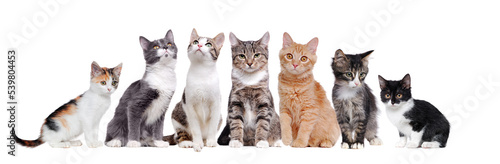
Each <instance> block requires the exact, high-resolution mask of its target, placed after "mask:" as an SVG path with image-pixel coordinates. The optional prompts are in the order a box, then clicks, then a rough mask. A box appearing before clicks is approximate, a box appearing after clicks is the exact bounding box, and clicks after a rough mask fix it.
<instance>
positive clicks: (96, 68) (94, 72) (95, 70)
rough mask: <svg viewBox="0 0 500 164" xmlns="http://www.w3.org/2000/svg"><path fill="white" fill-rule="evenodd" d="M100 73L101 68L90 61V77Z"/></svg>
mask: <svg viewBox="0 0 500 164" xmlns="http://www.w3.org/2000/svg"><path fill="white" fill-rule="evenodd" d="M101 73H102V68H101V67H100V66H99V64H97V62H95V61H93V62H92V71H91V72H90V77H92V78H94V77H97V76H99V75H100V74H101Z"/></svg>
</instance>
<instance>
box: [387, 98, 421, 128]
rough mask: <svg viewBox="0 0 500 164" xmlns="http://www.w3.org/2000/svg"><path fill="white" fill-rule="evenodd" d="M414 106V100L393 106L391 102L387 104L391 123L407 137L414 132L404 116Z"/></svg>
mask: <svg viewBox="0 0 500 164" xmlns="http://www.w3.org/2000/svg"><path fill="white" fill-rule="evenodd" d="M414 105H415V104H414V102H413V99H409V100H408V101H407V102H402V103H400V104H394V105H392V104H391V102H387V103H385V106H386V109H387V110H386V112H385V113H386V114H387V118H389V121H390V122H391V123H392V124H393V125H394V126H396V128H397V129H398V130H399V132H401V133H403V134H404V135H405V136H410V135H411V133H412V132H413V131H412V127H411V125H410V120H408V119H406V118H405V117H404V116H403V114H405V113H406V112H408V111H409V110H411V108H413V106H414Z"/></svg>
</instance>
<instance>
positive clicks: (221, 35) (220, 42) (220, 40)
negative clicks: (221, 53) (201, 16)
mask: <svg viewBox="0 0 500 164" xmlns="http://www.w3.org/2000/svg"><path fill="white" fill-rule="evenodd" d="M214 41H215V44H216V45H217V47H218V48H222V45H224V33H222V32H221V33H219V34H217V36H215V37H214Z"/></svg>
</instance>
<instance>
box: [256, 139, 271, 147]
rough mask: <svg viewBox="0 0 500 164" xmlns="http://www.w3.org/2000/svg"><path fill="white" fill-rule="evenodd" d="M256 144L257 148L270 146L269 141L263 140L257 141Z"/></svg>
mask: <svg viewBox="0 0 500 164" xmlns="http://www.w3.org/2000/svg"><path fill="white" fill-rule="evenodd" d="M255 146H256V147H257V148H268V147H269V142H267V141H264V140H261V141H259V142H257V144H256V145H255Z"/></svg>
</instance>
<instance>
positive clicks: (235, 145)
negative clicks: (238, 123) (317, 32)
mask: <svg viewBox="0 0 500 164" xmlns="http://www.w3.org/2000/svg"><path fill="white" fill-rule="evenodd" d="M229 147H231V148H240V147H243V143H241V142H240V141H239V140H231V141H229Z"/></svg>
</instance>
